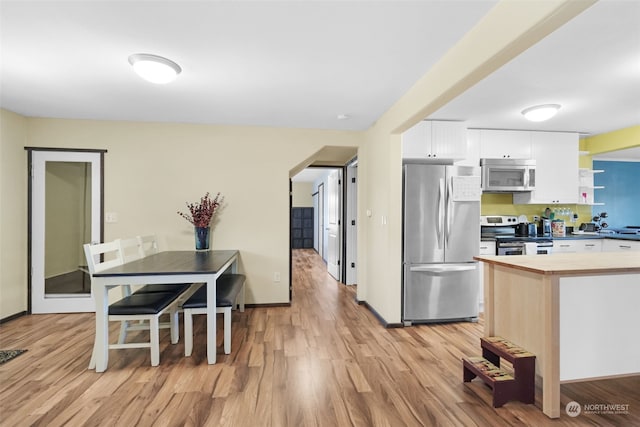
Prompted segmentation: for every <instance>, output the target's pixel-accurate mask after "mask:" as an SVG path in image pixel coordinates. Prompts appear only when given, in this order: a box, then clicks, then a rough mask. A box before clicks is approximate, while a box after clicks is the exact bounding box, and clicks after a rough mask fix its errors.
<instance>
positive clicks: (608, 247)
mask: <svg viewBox="0 0 640 427" xmlns="http://www.w3.org/2000/svg"><path fill="white" fill-rule="evenodd" d="M602 250H603V251H604V252H622V251H640V241H634V240H620V239H605V241H604V242H603V244H602Z"/></svg>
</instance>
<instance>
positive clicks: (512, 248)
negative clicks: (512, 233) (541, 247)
mask: <svg viewBox="0 0 640 427" xmlns="http://www.w3.org/2000/svg"><path fill="white" fill-rule="evenodd" d="M497 249H498V255H524V243H523V242H513V243H498V247H497Z"/></svg>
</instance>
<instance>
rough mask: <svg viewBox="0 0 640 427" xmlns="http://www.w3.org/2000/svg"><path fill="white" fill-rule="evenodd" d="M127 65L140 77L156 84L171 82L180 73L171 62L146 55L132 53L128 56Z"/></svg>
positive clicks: (160, 57) (179, 69) (178, 68)
mask: <svg viewBox="0 0 640 427" xmlns="http://www.w3.org/2000/svg"><path fill="white" fill-rule="evenodd" d="M129 64H131V65H132V66H133V69H134V71H135V72H136V73H137V74H138V75H139V76H140V77H142V78H143V79H145V80H147V81H149V82H151V83H156V84H166V83H169V82H172V81H173V80H175V78H176V77H177V76H178V74H180V72H181V71H182V68H180V66H179V65H178V64H176V63H175V62H173V61H172V60H170V59H167V58H163V57H162V56H158V55H151V54H148V53H134V54H133V55H131V56H129Z"/></svg>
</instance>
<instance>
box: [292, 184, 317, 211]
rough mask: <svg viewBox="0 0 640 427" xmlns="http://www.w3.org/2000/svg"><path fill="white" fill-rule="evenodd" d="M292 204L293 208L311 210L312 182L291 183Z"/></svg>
mask: <svg viewBox="0 0 640 427" xmlns="http://www.w3.org/2000/svg"><path fill="white" fill-rule="evenodd" d="M292 193H293V197H292V199H293V200H292V202H291V205H292V206H293V207H294V208H312V207H313V196H312V194H313V193H314V191H313V182H293V183H292Z"/></svg>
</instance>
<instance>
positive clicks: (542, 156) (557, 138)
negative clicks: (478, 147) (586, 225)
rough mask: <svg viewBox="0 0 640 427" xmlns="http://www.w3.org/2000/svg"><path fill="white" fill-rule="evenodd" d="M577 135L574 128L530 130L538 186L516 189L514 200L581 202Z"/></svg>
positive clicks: (534, 202) (531, 202) (522, 202)
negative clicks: (521, 191) (579, 196)
mask: <svg viewBox="0 0 640 427" xmlns="http://www.w3.org/2000/svg"><path fill="white" fill-rule="evenodd" d="M578 139H579V135H578V134H577V133H573V132H531V154H532V156H531V157H532V158H533V159H535V161H536V187H535V188H536V189H535V190H534V191H531V192H528V193H514V194H513V203H514V204H551V203H561V204H567V203H577V202H578V191H577V188H578Z"/></svg>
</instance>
